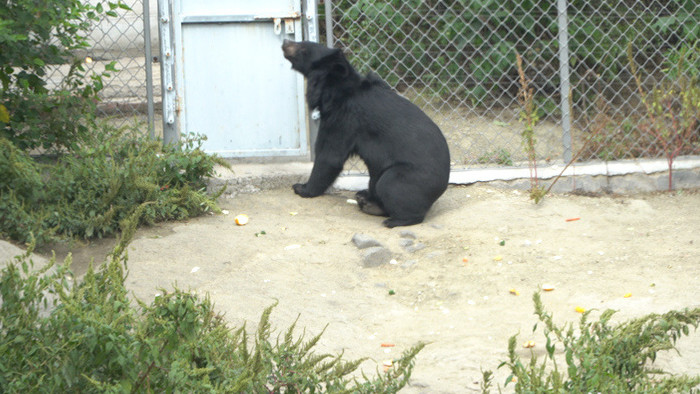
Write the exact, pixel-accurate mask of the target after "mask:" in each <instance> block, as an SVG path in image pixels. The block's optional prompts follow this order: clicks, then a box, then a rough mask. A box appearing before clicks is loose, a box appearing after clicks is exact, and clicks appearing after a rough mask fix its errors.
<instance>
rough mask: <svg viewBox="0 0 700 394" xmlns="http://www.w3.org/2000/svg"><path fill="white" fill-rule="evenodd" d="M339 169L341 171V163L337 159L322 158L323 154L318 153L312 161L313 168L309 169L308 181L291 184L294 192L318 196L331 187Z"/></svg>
mask: <svg viewBox="0 0 700 394" xmlns="http://www.w3.org/2000/svg"><path fill="white" fill-rule="evenodd" d="M341 171H343V163H339V162H338V161H337V160H328V159H324V157H323V156H320V155H319V156H317V157H316V160H315V161H314V168H313V169H312V170H311V176H310V177H309V181H308V182H306V183H297V184H295V185H294V186H292V188H293V189H294V193H296V194H298V195H300V196H301V197H316V196H320V195H321V194H323V193H324V192H325V191H326V190H328V188H329V187H331V185H332V184H333V182H334V181H335V180H336V178H338V175H340V172H341Z"/></svg>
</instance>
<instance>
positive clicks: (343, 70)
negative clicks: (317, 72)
mask: <svg viewBox="0 0 700 394" xmlns="http://www.w3.org/2000/svg"><path fill="white" fill-rule="evenodd" d="M312 68H315V69H325V70H326V71H327V72H328V74H329V75H332V76H334V77H340V78H344V77H347V76H348V74H350V64H349V63H348V61H347V59H345V55H343V51H342V50H340V49H337V48H335V49H332V50H330V51H328V53H327V54H325V55H324V56H323V57H322V58H321V59H319V60H317V61H315V62H314V64H313V65H312Z"/></svg>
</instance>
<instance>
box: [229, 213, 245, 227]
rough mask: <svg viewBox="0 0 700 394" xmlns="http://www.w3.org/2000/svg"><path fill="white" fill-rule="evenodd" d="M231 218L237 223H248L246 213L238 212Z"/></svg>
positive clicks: (240, 224)
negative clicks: (238, 213)
mask: <svg viewBox="0 0 700 394" xmlns="http://www.w3.org/2000/svg"><path fill="white" fill-rule="evenodd" d="M233 220H234V221H235V222H236V224H237V225H239V226H245V225H246V224H248V215H243V214H240V215H238V216H236V217H235V218H233Z"/></svg>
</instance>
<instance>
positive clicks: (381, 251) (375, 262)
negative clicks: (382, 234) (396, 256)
mask: <svg viewBox="0 0 700 394" xmlns="http://www.w3.org/2000/svg"><path fill="white" fill-rule="evenodd" d="M390 260H391V251H390V250H389V249H387V248H385V247H383V246H373V247H371V248H367V249H366V250H365V251H364V252H363V255H362V266H363V267H365V268H373V267H379V266H380V265H384V264H386V263H388V262H389V261H390Z"/></svg>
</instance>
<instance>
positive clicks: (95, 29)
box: [49, 0, 160, 126]
mask: <svg viewBox="0 0 700 394" xmlns="http://www.w3.org/2000/svg"><path fill="white" fill-rule="evenodd" d="M124 3H125V4H126V5H127V6H129V7H130V8H131V9H132V10H131V11H129V10H123V9H116V10H115V12H116V13H117V16H116V17H107V18H105V19H104V20H103V21H101V22H99V23H96V24H93V26H92V27H91V30H90V31H89V34H88V40H89V42H91V43H92V45H91V47H90V48H89V49H88V50H86V51H85V53H79V54H77V55H79V56H83V57H84V59H85V64H84V67H85V69H86V71H87V72H88V75H89V74H90V72H92V71H94V72H97V73H101V72H103V71H104V70H105V65H107V64H109V63H111V62H115V68H116V70H117V72H110V73H109V74H110V77H109V78H105V79H104V87H103V89H102V90H101V91H100V92H99V97H100V99H101V101H100V103H99V104H98V116H100V117H102V118H104V119H107V120H109V121H110V122H111V123H113V124H115V125H117V126H123V125H126V124H134V123H141V124H144V123H146V122H147V107H148V100H149V97H148V95H147V89H146V81H147V78H146V61H147V59H146V58H145V56H144V36H145V34H144V20H143V9H144V7H148V5H149V1H148V0H124ZM156 47H157V46H156ZM148 60H151V59H148ZM68 69H69V66H67V65H64V66H57V67H55V68H54V69H53V70H51V71H50V72H49V86H58V85H59V84H60V81H61V80H62V79H63V78H64V77H65V76H66V74H67V73H68ZM158 71H159V67H153V72H154V73H156V77H155V78H154V79H153V89H154V93H153V96H154V97H157V98H159V97H160V82H159V79H158V75H157V73H158ZM150 99H151V100H152V99H153V98H152V97H151V98H150ZM158 101H159V100H158ZM155 124H156V126H158V125H159V124H160V122H155Z"/></svg>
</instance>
